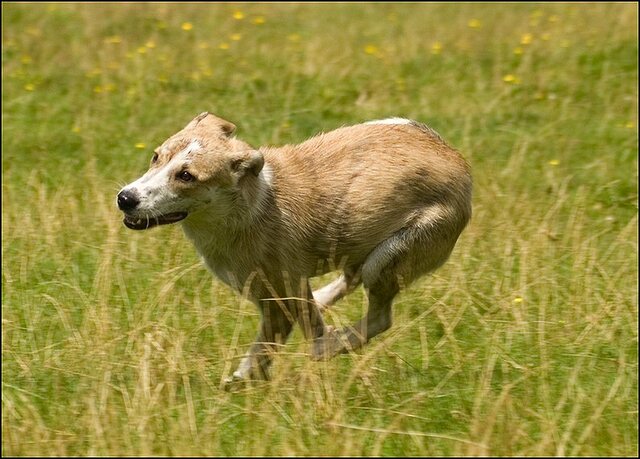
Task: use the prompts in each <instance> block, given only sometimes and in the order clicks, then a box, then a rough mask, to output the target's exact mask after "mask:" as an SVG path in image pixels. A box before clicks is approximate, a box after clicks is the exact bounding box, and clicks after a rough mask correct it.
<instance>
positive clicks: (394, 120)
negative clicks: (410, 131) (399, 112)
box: [364, 118, 412, 124]
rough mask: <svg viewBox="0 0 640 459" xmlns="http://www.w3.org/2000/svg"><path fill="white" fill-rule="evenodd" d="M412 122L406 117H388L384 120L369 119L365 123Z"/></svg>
mask: <svg viewBox="0 0 640 459" xmlns="http://www.w3.org/2000/svg"><path fill="white" fill-rule="evenodd" d="M411 122H412V121H411V120H408V119H406V118H386V119H384V120H373V121H367V122H366V123H364V124H410V123H411Z"/></svg>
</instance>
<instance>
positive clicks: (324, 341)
mask: <svg viewBox="0 0 640 459" xmlns="http://www.w3.org/2000/svg"><path fill="white" fill-rule="evenodd" d="M350 349H351V346H350V345H349V340H348V338H347V336H346V333H345V332H344V331H342V330H336V329H335V328H333V327H327V330H326V331H325V333H324V335H322V336H320V337H318V338H316V339H314V340H313V342H312V343H311V359H312V360H329V359H331V358H333V357H335V356H336V355H338V354H342V353H344V352H348V351H349V350H350Z"/></svg>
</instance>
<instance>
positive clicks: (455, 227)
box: [312, 205, 464, 360]
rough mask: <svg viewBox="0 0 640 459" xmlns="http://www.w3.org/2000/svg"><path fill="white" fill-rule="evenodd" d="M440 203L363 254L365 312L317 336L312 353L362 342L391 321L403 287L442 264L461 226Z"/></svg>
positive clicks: (326, 353) (317, 355)
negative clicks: (396, 300) (343, 327)
mask: <svg viewBox="0 0 640 459" xmlns="http://www.w3.org/2000/svg"><path fill="white" fill-rule="evenodd" d="M452 215H453V214H450V213H448V212H447V211H446V209H445V208H444V207H441V206H439V205H435V206H431V207H427V208H425V209H422V211H420V212H417V214H416V216H415V217H414V218H413V219H412V221H411V223H410V224H409V225H407V227H405V228H403V229H401V230H400V231H398V232H396V233H394V234H393V235H392V236H391V237H389V238H388V239H386V240H384V241H383V242H381V243H380V244H378V246H377V247H376V248H375V249H374V250H373V251H372V252H371V253H370V254H369V255H368V256H367V258H366V260H365V263H364V264H363V266H362V282H363V284H364V288H365V290H366V291H367V296H368V298H369V309H368V311H367V314H366V316H365V317H363V318H362V319H360V320H359V321H357V322H356V323H354V324H353V325H351V326H350V327H346V328H345V329H342V330H332V331H330V332H328V333H325V334H324V335H323V336H322V337H320V338H318V339H316V340H315V341H314V343H313V347H312V358H314V359H318V360H319V359H328V358H331V357H333V356H335V355H336V354H340V353H342V352H347V351H350V350H354V349H357V348H359V347H361V346H363V345H364V344H365V343H366V342H368V341H369V340H370V339H371V338H373V337H374V336H376V335H378V334H380V333H382V332H383V331H385V330H387V329H388V328H389V327H390V326H391V303H392V302H393V298H394V297H395V295H396V294H397V293H398V291H399V290H400V286H401V285H402V286H403V287H404V286H406V285H408V284H410V283H411V282H412V281H413V280H415V279H416V278H418V277H419V276H420V275H422V274H426V273H428V272H430V271H433V270H434V269H436V268H438V267H439V266H440V265H442V264H443V263H444V262H445V261H446V259H447V258H448V256H449V254H450V253H451V250H452V249H453V246H454V244H455V242H456V240H457V238H458V235H459V234H460V231H461V230H462V227H463V226H464V225H462V226H460V225H459V224H458V222H457V220H456V219H455V218H453V217H452Z"/></svg>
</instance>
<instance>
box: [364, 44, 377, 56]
mask: <svg viewBox="0 0 640 459" xmlns="http://www.w3.org/2000/svg"><path fill="white" fill-rule="evenodd" d="M364 52H365V53H366V54H377V53H378V47H377V46H376V45H367V46H365V47H364Z"/></svg>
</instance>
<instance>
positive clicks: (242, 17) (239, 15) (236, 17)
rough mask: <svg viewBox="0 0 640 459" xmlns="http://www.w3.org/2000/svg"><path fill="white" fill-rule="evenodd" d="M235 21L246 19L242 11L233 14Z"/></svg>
mask: <svg viewBox="0 0 640 459" xmlns="http://www.w3.org/2000/svg"><path fill="white" fill-rule="evenodd" d="M233 19H236V20H238V21H240V20H242V19H244V13H243V12H242V11H234V12H233Z"/></svg>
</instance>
